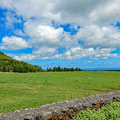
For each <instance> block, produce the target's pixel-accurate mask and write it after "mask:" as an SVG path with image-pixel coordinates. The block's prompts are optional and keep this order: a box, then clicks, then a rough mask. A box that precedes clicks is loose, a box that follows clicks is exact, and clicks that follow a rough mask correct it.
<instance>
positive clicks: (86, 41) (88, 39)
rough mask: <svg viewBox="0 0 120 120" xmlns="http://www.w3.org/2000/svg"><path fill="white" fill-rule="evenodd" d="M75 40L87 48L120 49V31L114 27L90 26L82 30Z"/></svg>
mask: <svg viewBox="0 0 120 120" xmlns="http://www.w3.org/2000/svg"><path fill="white" fill-rule="evenodd" d="M75 39H78V40H80V41H82V42H83V45H84V46H85V47H102V48H119V47H120V30H119V29H118V28H117V27H114V26H98V25H89V26H86V27H85V28H81V29H80V30H79V32H78V33H77V34H76V35H75Z"/></svg>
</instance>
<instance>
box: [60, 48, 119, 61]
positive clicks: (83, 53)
mask: <svg viewBox="0 0 120 120" xmlns="http://www.w3.org/2000/svg"><path fill="white" fill-rule="evenodd" d="M114 50H115V49H113V48H101V49H100V48H97V49H94V48H92V47H91V48H83V47H80V46H77V47H73V48H71V49H69V50H67V51H66V52H65V53H64V54H61V55H59V57H60V58H61V59H68V60H72V59H81V58H84V57H89V56H90V57H91V59H107V58H108V57H118V55H117V54H112V53H111V52H112V51H114Z"/></svg>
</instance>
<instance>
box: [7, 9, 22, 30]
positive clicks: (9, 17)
mask: <svg viewBox="0 0 120 120" xmlns="http://www.w3.org/2000/svg"><path fill="white" fill-rule="evenodd" d="M5 16H6V23H5V25H6V27H7V28H12V29H13V28H14V23H21V19H20V18H16V17H15V13H11V12H9V11H8V12H7V13H6V14H5Z"/></svg>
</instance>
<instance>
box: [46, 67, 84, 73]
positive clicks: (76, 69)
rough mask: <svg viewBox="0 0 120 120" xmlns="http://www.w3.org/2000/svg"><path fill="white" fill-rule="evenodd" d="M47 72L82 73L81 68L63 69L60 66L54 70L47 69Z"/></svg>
mask: <svg viewBox="0 0 120 120" xmlns="http://www.w3.org/2000/svg"><path fill="white" fill-rule="evenodd" d="M46 71H47V72H67V71H82V70H81V69H80V68H61V67H60V66H58V67H53V68H47V69H46Z"/></svg>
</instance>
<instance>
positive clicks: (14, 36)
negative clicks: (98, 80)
mask: <svg viewBox="0 0 120 120" xmlns="http://www.w3.org/2000/svg"><path fill="white" fill-rule="evenodd" d="M119 6H120V0H0V51H2V52H4V53H6V54H7V55H9V56H11V57H12V58H15V59H17V60H21V61H26V62H29V63H31V64H37V65H40V66H42V67H43V68H46V67H53V66H58V65H60V66H61V67H81V68H86V69H90V68H95V69H98V68H102V69H105V68H113V69H118V68H120V61H119V60H120V49H119V48H120V7H119Z"/></svg>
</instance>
